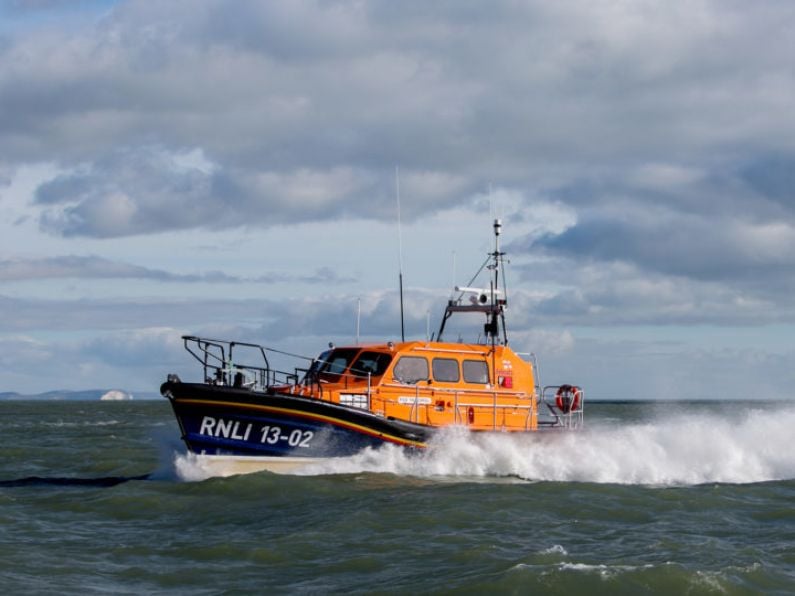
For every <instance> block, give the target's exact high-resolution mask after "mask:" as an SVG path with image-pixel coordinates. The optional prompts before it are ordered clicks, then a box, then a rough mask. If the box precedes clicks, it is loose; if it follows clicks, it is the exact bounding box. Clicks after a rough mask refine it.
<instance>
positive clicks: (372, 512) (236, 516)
mask: <svg viewBox="0 0 795 596" xmlns="http://www.w3.org/2000/svg"><path fill="white" fill-rule="evenodd" d="M586 420H587V423H588V425H587V428H586V429H585V430H584V431H583V432H580V433H577V434H565V435H556V436H546V437H538V436H533V437H510V436H505V435H480V436H470V435H468V434H467V433H464V432H461V431H452V432H449V433H444V434H443V435H442V436H440V437H439V439H438V441H435V443H434V444H433V445H432V446H431V448H430V449H429V450H428V451H427V452H426V453H424V454H422V455H420V456H408V455H406V454H405V453H404V452H402V451H400V450H398V449H384V450H381V451H377V452H365V453H362V454H360V455H359V456H356V457H354V458H352V459H350V460H345V461H335V462H329V463H327V464H322V465H319V466H317V467H316V468H315V469H311V470H309V471H307V472H305V473H303V474H302V475H285V476H279V475H274V474H270V473H267V472H263V473H257V474H250V475H246V476H224V475H223V474H221V475H215V476H213V475H211V474H210V473H208V471H207V470H206V469H205V468H204V467H203V465H202V462H201V461H200V460H197V459H196V458H192V457H188V456H187V455H186V454H185V453H184V448H183V447H182V445H181V443H180V441H179V430H178V428H177V425H176V423H175V422H174V420H173V417H172V414H171V411H170V409H169V406H168V403H167V402H166V401H165V400H162V401H149V402H146V401H144V402H119V403H107V402H4V403H0V586H2V591H3V593H4V594H40V593H59V594H78V593H79V594H93V593H101V594H105V593H116V594H140V593H147V594H156V593H169V594H237V593H241V594H242V593H246V594H247V593H266V594H270V593H340V592H346V593H385V594H389V593H427V592H438V593H471V594H481V593H514V594H527V593H542V594H632V595H637V594H757V593H767V594H792V593H795V450H793V448H792V446H791V445H792V441H793V437H795V432H794V431H793V428H795V405H790V404H786V403H785V404H781V403H779V404H775V403H772V404H771V403H768V404H746V403H742V404H741V403H736V402H723V403H711V404H673V405H671V404H664V403H657V404H648V403H646V404H640V403H631V404H588V409H587V412H586ZM216 474H217V471H216Z"/></svg>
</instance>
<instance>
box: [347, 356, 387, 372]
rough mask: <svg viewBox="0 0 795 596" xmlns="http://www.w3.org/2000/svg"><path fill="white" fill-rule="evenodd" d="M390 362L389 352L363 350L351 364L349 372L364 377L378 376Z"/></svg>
mask: <svg viewBox="0 0 795 596" xmlns="http://www.w3.org/2000/svg"><path fill="white" fill-rule="evenodd" d="M390 362H392V355H391V354H386V353H384V352H368V351H364V352H362V353H361V354H359V357H358V358H357V359H356V360H354V362H353V364H352V365H351V374H352V375H356V376H357V377H366V376H367V375H372V376H373V377H380V376H381V375H382V374H384V373H385V372H386V369H387V368H389V363H390Z"/></svg>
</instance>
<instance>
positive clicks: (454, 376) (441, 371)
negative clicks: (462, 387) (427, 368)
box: [432, 358, 461, 383]
mask: <svg viewBox="0 0 795 596" xmlns="http://www.w3.org/2000/svg"><path fill="white" fill-rule="evenodd" d="M432 367H433V380H434V381H439V382H441V383H457V382H458V380H459V379H460V378H461V374H460V373H459V372H458V360H455V359H454V358H434V359H433V363H432Z"/></svg>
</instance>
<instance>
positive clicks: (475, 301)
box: [437, 219, 508, 347]
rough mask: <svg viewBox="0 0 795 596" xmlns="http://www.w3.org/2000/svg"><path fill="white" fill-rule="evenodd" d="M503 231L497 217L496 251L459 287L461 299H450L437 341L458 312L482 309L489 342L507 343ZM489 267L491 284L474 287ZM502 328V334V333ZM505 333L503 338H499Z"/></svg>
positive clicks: (492, 343)
mask: <svg viewBox="0 0 795 596" xmlns="http://www.w3.org/2000/svg"><path fill="white" fill-rule="evenodd" d="M501 233H502V222H501V221H500V220H499V219H495V220H494V251H493V252H490V253H489V254H488V257H487V258H486V261H485V262H484V263H483V265H481V267H480V269H478V272H477V273H476V274H475V275H474V277H472V279H471V280H470V282H469V284H467V285H466V286H463V287H459V286H456V288H455V290H456V291H457V292H459V296H458V298H454V299H450V300H449V301H448V303H447V307H446V308H445V311H444V317H443V318H442V323H441V326H440V327H439V334H438V337H437V340H438V341H442V334H443V333H444V327H445V325H446V323H447V320H448V319H449V318H450V317H451V316H452V315H453V314H454V313H459V312H480V313H483V314H485V315H486V324H485V325H484V327H483V331H484V333H485V335H486V338H487V341H490V342H491V345H492V347H493V346H495V345H497V343H502V344H504V345H508V331H507V328H506V326H505V307H506V306H507V304H508V299H507V287H506V285H505V253H504V252H502V251H501V250H500V234H501ZM484 269H488V270H489V272H490V274H491V275H490V276H489V277H490V279H489V287H488V288H477V287H472V284H473V283H474V282H475V280H476V279H477V277H478V276H479V275H480V274H481V273H482V272H483V270H484ZM501 277H502V284H503V288H502V289H500V278H501ZM465 294H469V295H470V298H469V301H470V304H463V303H462V301H463V297H464V295H465ZM500 331H502V333H501V332H500ZM500 335H502V337H500Z"/></svg>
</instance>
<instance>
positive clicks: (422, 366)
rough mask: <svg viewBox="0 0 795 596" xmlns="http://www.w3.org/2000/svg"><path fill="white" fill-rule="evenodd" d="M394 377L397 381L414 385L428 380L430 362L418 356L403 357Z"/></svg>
mask: <svg viewBox="0 0 795 596" xmlns="http://www.w3.org/2000/svg"><path fill="white" fill-rule="evenodd" d="M393 375H394V378H395V380H396V381H400V382H401V383H409V384H413V383H416V382H418V381H425V380H427V379H428V361H427V360H426V359H425V358H420V357H418V356H401V358H400V360H398V361H397V364H396V365H395V369H394V371H393Z"/></svg>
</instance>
